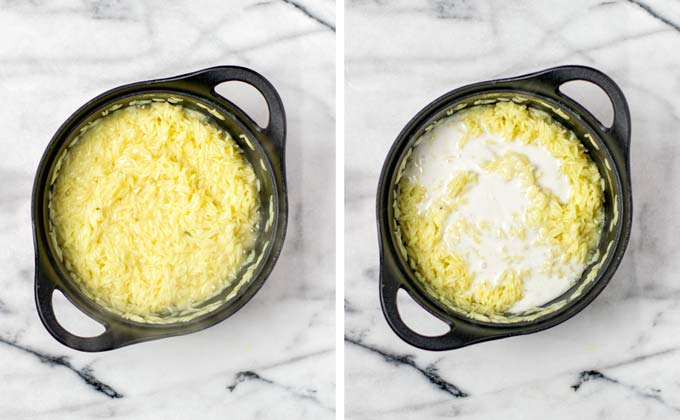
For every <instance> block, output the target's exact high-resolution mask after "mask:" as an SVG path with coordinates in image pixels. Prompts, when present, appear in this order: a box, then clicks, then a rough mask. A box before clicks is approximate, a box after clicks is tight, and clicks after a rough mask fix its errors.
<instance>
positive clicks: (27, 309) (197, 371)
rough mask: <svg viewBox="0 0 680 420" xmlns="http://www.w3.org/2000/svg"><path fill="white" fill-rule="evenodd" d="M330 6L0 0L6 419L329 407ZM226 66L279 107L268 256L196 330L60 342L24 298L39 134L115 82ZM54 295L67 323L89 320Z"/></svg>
mask: <svg viewBox="0 0 680 420" xmlns="http://www.w3.org/2000/svg"><path fill="white" fill-rule="evenodd" d="M227 5H228V7H227ZM334 14H335V3H334V1H333V0H323V1H318V0H315V1H311V0H307V1H303V0H273V1H255V0H253V1H236V0H234V1H229V2H224V1H204V2H192V1H188V0H178V1H160V0H158V1H145V2H135V1H127V0H120V1H115V0H99V1H55V2H42V1H38V2H14V1H0V97H2V101H0V127H2V134H1V135H0V149H1V150H2V155H3V156H2V159H0V197H1V198H0V200H1V201H0V265H1V266H2V273H0V418H1V419H3V420H5V419H50V420H53V419H95V418H113V419H123V418H125V419H128V418H134V419H189V418H192V419H197V418H201V419H212V418H239V419H256V418H257V419H259V418H275V419H282V418H285V419H303V418H304V419H306V418H318V419H329V418H334V412H335V407H336V403H335V350H334V343H335V338H334V321H335V320H334V318H335V317H334V314H335V309H334V306H335V304H334V303H335V295H334V290H335V286H334V285H335V281H334V267H335V265H334V264H335V263H334V255H335V252H334V244H335V238H334V233H335V230H334V227H333V225H332V223H329V220H334V216H333V215H334V211H335V210H334V209H335V203H334V195H333V194H332V191H333V185H334V173H335V172H334V162H335V159H334V150H335V142H334V138H333V133H334V127H335V121H334V114H335V110H334V108H335V23H334V19H335V18H334ZM220 64H237V65H244V66H248V67H251V68H253V69H255V70H257V71H259V72H261V73H262V74H263V75H265V76H266V77H268V78H269V80H270V81H271V82H272V83H273V84H274V85H275V86H276V87H277V89H278V90H279V92H280V94H281V96H282V98H283V102H284V104H285V106H286V111H287V114H288V150H287V157H288V161H287V166H288V182H289V184H288V185H289V204H290V218H289V227H288V236H287V238H286V243H285V246H284V249H283V254H282V255H281V258H280V260H279V263H278V265H277V266H276V268H275V269H274V271H273V273H272V274H271V277H270V278H269V280H268V281H267V283H266V284H265V285H264V287H263V288H262V289H261V290H260V292H259V293H258V294H257V295H256V296H255V297H254V299H253V300H252V301H251V302H250V303H248V305H246V306H245V307H244V308H243V309H242V310H241V311H239V312H238V313H237V314H235V315H234V316H232V317H231V318H229V319H228V320H226V321H224V322H222V323H221V324H219V325H217V326H215V327H212V328H209V329H207V330H204V331H202V332H199V333H196V334H192V335H188V336H184V337H178V338H171V339H165V340H161V341H156V342H151V343H145V344H139V345H134V346H130V347H126V348H123V349H119V350H115V351H112V352H107V353H99V354H87V353H80V352H76V351H72V350H70V349H68V348H66V347H64V346H62V345H61V344H59V343H57V342H56V341H55V340H54V339H53V338H52V337H51V336H50V335H49V334H48V333H47V331H46V330H45V329H44V328H43V326H42V324H41V323H40V321H39V319H38V316H37V314H36V311H35V307H34V301H33V245H32V237H31V227H30V198H31V188H32V182H33V176H34V173H35V170H36V168H37V165H38V161H39V159H40V157H41V155H42V152H43V150H44V148H45V146H46V145H47V143H48V141H49V139H50V138H51V136H52V134H53V133H54V132H55V131H56V129H57V128H58V127H59V125H60V124H61V123H62V122H63V121H64V120H65V119H66V118H67V117H68V116H69V115H70V114H71V113H72V112H73V111H74V110H75V109H76V108H77V107H79V106H80V105H81V104H83V103H84V102H85V101H87V100H89V99H90V98H92V97H94V96H95V95H97V94H99V93H101V92H103V91H105V90H107V89H109V88H112V87H115V86H119V85H121V84H124V83H128V82H133V81H139V80H146V79H151V78H157V77H168V76H174V75H177V74H182V73H185V72H189V71H192V70H198V69H201V68H205V67H209V66H213V65H220ZM242 105H244V106H246V108H248V106H250V105H256V103H255V102H253V103H251V104H247V103H246V104H242ZM58 306H59V309H60V310H59V313H60V314H61V319H62V321H63V322H64V324H66V325H67V326H70V327H71V328H73V329H74V330H77V331H76V332H78V331H81V332H82V331H84V330H87V329H88V328H91V327H88V325H87V324H88V323H87V322H86V321H85V320H83V319H82V318H81V317H80V316H79V315H78V314H77V312H76V311H74V310H73V309H70V306H69V305H68V304H65V303H64V302H63V298H62V299H61V301H58Z"/></svg>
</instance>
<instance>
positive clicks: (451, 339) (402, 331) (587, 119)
mask: <svg viewBox="0 0 680 420" xmlns="http://www.w3.org/2000/svg"><path fill="white" fill-rule="evenodd" d="M574 80H584V81H588V82H591V83H594V84H596V85H597V86H599V87H600V88H602V90H604V92H605V93H606V94H607V95H608V96H609V99H610V100H611V102H612V105H613V108H614V122H613V124H612V126H611V127H605V126H603V125H602V124H601V123H600V122H599V121H598V120H597V119H596V118H595V117H594V116H593V115H592V114H591V113H590V112H589V111H588V110H586V109H585V108H584V107H583V106H582V105H580V104H579V103H577V102H575V101H574V100H573V99H571V98H570V97H568V96H566V95H565V94H563V93H562V92H561V91H560V89H559V88H560V86H561V85H563V84H564V83H566V82H570V81H574ZM498 101H515V102H518V103H521V104H523V105H527V106H530V107H534V108H537V109H539V110H542V111H544V112H546V113H548V114H550V115H551V116H552V117H553V118H554V119H555V120H556V121H558V122H560V123H561V124H563V125H564V126H565V127H567V128H568V129H570V130H572V131H573V132H574V133H575V134H576V135H577V137H578V138H579V139H581V140H582V142H583V145H584V146H585V148H586V150H587V152H588V154H589V156H590V157H591V159H592V160H593V162H595V164H596V165H597V167H598V169H599V171H600V174H601V175H602V178H603V179H604V180H605V191H604V197H605V202H604V212H605V221H604V228H603V229H604V230H603V234H602V239H601V241H600V244H599V255H600V258H599V260H598V261H595V262H594V263H593V264H591V265H590V266H588V267H587V268H586V270H585V271H584V273H583V276H582V278H581V279H580V281H578V282H577V283H576V284H575V285H574V286H573V287H571V288H570V289H569V290H567V291H566V292H565V293H564V294H563V295H561V296H559V297H557V298H556V299H554V300H553V301H551V302H548V303H547V304H545V305H542V306H541V307H538V308H533V309H531V310H529V311H527V312H525V313H522V314H518V315H516V316H510V315H505V314H499V315H498V316H491V317H490V316H484V315H481V314H468V313H465V312H464V311H463V310H461V309H458V308H452V307H448V306H446V305H443V304H442V303H440V302H439V301H437V300H435V299H434V298H433V297H432V296H430V295H429V294H428V293H427V292H426V291H425V290H424V288H423V286H422V285H421V284H420V282H419V281H418V280H417V278H416V276H415V275H414V273H413V271H412V269H411V268H410V267H409V265H408V264H407V258H408V257H407V255H404V251H403V246H398V241H399V240H400V235H399V234H398V231H399V227H398V224H397V222H396V221H395V217H394V208H393V206H394V202H395V198H396V180H397V179H398V176H399V173H400V171H401V170H403V165H404V164H405V160H406V159H407V158H408V155H409V152H410V150H411V149H412V148H413V147H414V143H415V142H416V140H417V139H418V138H419V137H420V136H421V135H422V134H423V133H424V132H425V131H426V130H427V129H428V127H430V126H431V125H432V124H434V123H435V122H436V121H438V120H440V119H442V118H445V117H447V116H450V115H452V114H453V113H455V112H456V111H458V110H460V109H463V108H466V107H470V106H474V105H480V104H490V103H495V102H498ZM629 144H630V114H629V111H628V104H627V103H626V100H625V98H624V95H623V92H622V91H621V89H620V88H619V87H618V86H617V85H616V83H614V81H613V80H612V79H611V78H609V77H608V76H607V75H605V74H604V73H602V72H600V71H598V70H595V69H593V68H590V67H584V66H562V67H555V68H551V69H547V70H544V71H540V72H537V73H532V74H528V75H524V76H519V77H513V78H508V79H501V80H491V81H488V82H482V83H476V84H473V85H469V86H465V87H462V88H459V89H456V90H453V91H451V92H448V93H446V94H444V95H443V96H441V97H440V98H438V99H436V100H434V101H433V102H432V103H430V104H429V105H427V106H426V107H425V108H423V110H421V111H420V112H419V113H418V114H417V115H416V116H415V117H414V118H413V119H412V120H411V121H410V122H409V123H408V124H407V125H406V127H404V129H403V130H402V131H401V133H400V134H399V136H398V137H397V139H396V140H395V142H394V144H393V146H392V148H391V149H390V151H389V153H388V155H387V158H386V159H385V164H384V166H383V169H382V173H381V175H380V183H379V185H378V194H377V202H376V216H377V222H378V236H379V241H380V300H381V304H382V310H383V313H384V315H385V318H386V319H387V322H388V324H389V325H390V327H391V328H392V329H393V330H394V332H395V333H396V334H397V335H398V336H399V337H400V338H401V339H402V340H404V341H406V342H407V343H409V344H411V345H413V346H416V347H419V348H422V349H427V350H450V349H456V348H460V347H464V346H467V345H470V344H474V343H479V342H482V341H488V340H494V339H499V338H503V337H510V336H514V335H520V334H529V333H533V332H537V331H541V330H545V329H547V328H550V327H553V326H555V325H557V324H559V323H561V322H564V321H566V320H567V319H569V318H571V317H572V316H574V315H576V314H577V313H578V312H580V311H581V310H583V308H585V307H586V306H587V305H588V304H590V302H592V301H593V299H595V297H596V296H597V295H598V294H600V292H602V290H603V289H604V288H605V286H606V285H607V283H608V282H609V280H610V279H611V278H612V276H613V275H614V272H615V271H616V269H617V267H618V266H619V263H620V262H621V259H622V258H623V254H624V252H625V249H626V246H627V244H628V238H629V236H630V230H631V223H632V212H633V202H632V192H631V181H630V166H629V151H630V148H629ZM401 289H403V290H405V291H406V292H408V294H409V295H410V296H411V297H412V298H413V299H414V300H415V301H416V302H417V303H418V304H419V305H420V306H422V307H423V308H424V309H425V310H427V311H428V312H429V313H431V314H432V315H433V316H435V317H437V318H439V319H440V320H442V321H444V322H445V323H446V324H447V325H448V326H449V331H448V332H447V333H445V334H443V335H441V336H436V337H430V336H424V335H421V334H419V333H417V332H415V331H413V330H412V329H411V328H409V327H408V326H407V325H406V324H405V323H404V321H403V320H402V318H401V316H400V314H399V308H398V306H397V293H398V292H399V290H401Z"/></svg>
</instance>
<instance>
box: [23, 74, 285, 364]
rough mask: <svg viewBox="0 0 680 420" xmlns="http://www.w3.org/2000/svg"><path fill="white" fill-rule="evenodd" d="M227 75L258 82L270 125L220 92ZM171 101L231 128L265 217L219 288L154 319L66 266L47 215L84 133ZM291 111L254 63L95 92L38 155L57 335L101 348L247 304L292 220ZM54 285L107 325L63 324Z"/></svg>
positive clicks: (39, 287) (46, 294) (41, 243)
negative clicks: (124, 309) (94, 328)
mask: <svg viewBox="0 0 680 420" xmlns="http://www.w3.org/2000/svg"><path fill="white" fill-rule="evenodd" d="M227 81H239V82H244V83H247V84H249V85H251V86H253V87H255V88H256V89H257V90H258V91H259V92H260V93H261V94H262V96H263V97H264V98H265V100H266V102H267V106H268V108H269V122H268V124H267V126H266V127H264V128H262V127H260V126H258V124H257V123H255V122H254V121H253V120H252V119H251V118H250V117H249V116H248V115H247V114H246V113H245V112H243V111H242V110H241V109H239V108H238V107H237V106H236V105H235V104H233V103H232V102H230V101H229V100H228V99H226V98H224V97H222V96H221V95H219V94H217V93H216V92H215V87H216V86H217V85H219V84H220V83H223V82H227ZM157 102H160V103H169V104H173V105H180V106H181V107H182V108H185V109H188V110H193V111H196V112H198V113H200V114H202V115H203V116H204V117H205V118H207V121H209V123H210V124H214V125H217V127H219V128H220V129H222V130H224V131H226V132H227V133H229V134H230V136H231V138H232V139H233V140H234V141H235V142H236V144H238V146H239V148H240V150H241V151H242V153H243V156H244V157H245V159H246V160H247V161H248V162H249V163H250V166H252V169H253V171H254V174H255V178H256V179H257V182H258V184H259V191H258V192H257V193H255V194H256V195H257V196H259V202H260V212H261V214H260V223H258V225H257V226H258V228H257V232H256V234H257V236H256V239H255V241H254V245H253V246H252V249H251V255H252V257H253V258H249V259H248V260H247V261H246V262H245V263H244V264H243V265H242V266H240V268H239V270H238V273H237V275H236V276H235V279H234V280H233V281H232V282H231V283H230V284H229V285H228V286H227V287H226V288H225V289H223V290H222V291H221V292H219V293H218V294H216V295H214V296H212V297H210V298H208V299H206V300H204V301H202V302H200V303H198V304H196V305H194V306H192V307H191V308H190V309H189V310H186V311H184V312H182V313H172V314H168V315H167V316H166V315H159V316H155V317H152V318H149V319H140V318H139V317H137V318H134V319H130V317H126V316H122V315H121V314H119V313H117V312H116V311H114V310H111V309H110V308H107V307H105V305H102V304H101V303H100V302H99V301H98V300H97V298H96V296H92V295H91V293H90V292H88V291H87V290H85V288H84V287H82V286H81V285H80V284H79V282H78V281H76V280H74V279H73V276H72V275H71V273H70V272H69V270H67V269H66V267H65V263H64V261H63V258H62V256H61V253H60V252H59V250H58V249H56V248H57V247H58V244H57V243H56V239H55V236H56V235H55V234H54V226H53V224H52V221H51V220H50V214H49V204H50V203H49V200H50V195H51V190H52V185H53V183H54V181H55V178H56V177H57V176H58V171H59V167H60V166H61V160H62V159H63V157H64V156H65V155H66V153H67V151H68V149H69V147H71V145H72V144H74V143H75V142H76V141H77V139H78V136H79V135H81V132H83V131H84V130H87V128H86V127H90V126H91V125H92V124H95V123H96V121H98V120H100V119H101V118H103V117H105V116H107V115H108V114H110V113H112V112H114V111H116V110H118V109H122V108H125V107H129V106H141V107H144V106H146V105H147V104H152V103H157ZM285 139H286V117H285V112H284V108H283V104H282V102H281V99H280V97H279V95H278V93H277V92H276V90H275V89H274V87H273V86H272V85H271V83H269V81H267V80H266V79H265V78H264V77H262V76H261V75H260V74H258V73H256V72H255V71H253V70H250V69H247V68H243V67H235V66H220V67H213V68H209V69H205V70H200V71H197V72H194V73H190V74H185V75H182V76H177V77H172V78H168V79H159V80H151V81H146V82H139V83H133V84H129V85H125V86H121V87H118V88H115V89H113V90H110V91H108V92H106V93H104V94H102V95H100V96H97V97H96V98H94V99H92V100H91V101H89V102H88V103H86V104H85V105H84V106H82V107H81V108H80V109H79V110H77V111H76V112H75V113H74V114H73V115H71V116H70V117H69V118H68V120H67V121H66V122H65V123H64V124H63V125H62V126H61V127H60V128H59V130H58V131H57V132H56V134H55V135H54V137H53V138H52V140H51V141H50V143H49V145H48V146H47V149H46V150H45V153H44V155H43V157H42V160H41V161H40V165H39V167H38V171H37V174H36V177H35V183H34V187H33V197H32V209H31V215H32V222H33V237H34V246H35V261H36V269H35V299H36V305H37V310H38V314H39V315H40V319H41V320H42V322H43V324H44V325H45V328H47V330H48V331H49V332H50V334H52V336H54V337H55V338H56V339H57V340H58V341H60V342H61V343H63V344H64V345H66V346H68V347H71V348H73V349H77V350H82V351H91V352H93V351H104V350H111V349H115V348H118V347H123V346H126V345H130V344H134V343H139V342H143V341H149V340H155V339H159V338H164V337H171V336H177V335H182V334H188V333H192V332H196V331H199V330H202V329H205V328H208V327H210V326H212V325H215V324H217V323H218V322H220V321H223V320H224V319H226V318H228V317H229V316H231V315H232V314H234V313H235V312H236V311H237V310H239V309H240V308H241V307H242V306H243V305H245V304H246V303H247V302H248V301H249V300H250V299H251V298H252V297H253V295H255V293H256V292H257V291H258V290H259V289H260V287H261V286H262V285H263V283H264V282H265V280H266V279H267V277H268V276H269V274H270V272H271V271H272V269H273V267H274V264H275V263H276V260H277V258H278V256H279V254H280V252H281V248H282V246H283V240H284V236H285V232H286V224H287V215H288V207H287V193H286V173H285V163H284V156H285ZM55 290H59V291H61V292H62V293H63V294H64V295H65V296H66V298H67V299H68V300H69V301H70V302H71V303H72V304H73V305H75V306H76V307H77V308H78V309H80V310H81V311H82V312H83V313H85V314H86V315H87V316H89V317H91V318H93V319H94V320H96V321H97V322H99V323H101V324H102V325H103V326H104V327H105V330H104V332H103V333H101V334H100V335H97V336H94V337H80V336H77V335H74V334H72V333H70V332H69V331H67V330H66V329H65V328H63V327H62V325H60V324H59V322H58V321H57V319H56V317H55V313H54V309H53V306H52V297H53V293H54V291H55Z"/></svg>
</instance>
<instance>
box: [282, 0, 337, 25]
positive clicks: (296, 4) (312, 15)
mask: <svg viewBox="0 0 680 420" xmlns="http://www.w3.org/2000/svg"><path fill="white" fill-rule="evenodd" d="M280 1H282V2H284V3H286V4H290V5H291V6H293V7H295V8H296V9H298V10H299V11H300V12H302V13H303V14H305V15H306V16H307V17H309V18H310V19H313V20H315V21H317V22H319V23H320V24H322V25H323V26H325V27H326V28H328V29H330V30H331V31H333V32H335V25H334V24H333V23H331V22H328V21H326V20H325V19H324V18H322V17H321V16H319V15H317V14H315V13H313V12H311V11H310V10H309V9H308V8H307V7H306V6H304V5H303V4H301V3H299V2H297V1H295V0H280Z"/></svg>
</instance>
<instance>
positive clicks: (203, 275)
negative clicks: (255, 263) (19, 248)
mask: <svg viewBox="0 0 680 420" xmlns="http://www.w3.org/2000/svg"><path fill="white" fill-rule="evenodd" d="M58 166H60V168H59V169H58V173H57V177H56V181H55V182H54V184H53V186H52V190H51V194H50V196H51V198H50V204H49V207H50V220H51V223H52V225H53V240H55V241H56V247H57V253H58V254H59V256H60V258H62V260H63V262H64V265H65V267H66V268H67V270H68V271H69V272H70V273H71V274H72V277H73V278H74V279H75V280H76V281H77V282H78V283H79V285H80V286H81V287H82V289H83V290H84V291H85V292H86V293H87V294H88V295H89V296H90V297H93V298H95V299H96V300H97V301H98V302H99V303H100V304H102V305H103V306H105V307H106V308H107V309H109V310H113V311H114V312H117V313H120V314H122V315H123V316H125V317H128V318H133V319H138V318H146V317H156V316H168V315H172V314H175V313H181V312H185V311H188V310H191V309H192V308H193V307H195V306H196V305H198V304H200V303H201V302H204V301H205V300H207V299H209V298H210V297H212V296H214V295H216V294H218V293H219V292H221V291H222V290H224V288H225V287H227V286H228V285H230V284H231V283H232V282H233V281H234V280H235V278H236V276H237V274H238V273H239V270H240V268H241V267H242V266H243V264H244V263H245V262H246V260H249V259H252V256H250V255H249V254H252V252H251V250H252V248H253V246H254V243H255V240H256V236H257V232H258V223H259V208H260V202H259V196H258V190H259V186H260V185H259V180H257V178H256V175H255V173H254V171H253V168H252V166H251V165H250V163H249V162H248V161H247V159H246V158H245V157H244V156H243V153H242V151H241V149H240V148H239V146H238V145H237V144H236V142H235V141H234V140H233V139H232V138H231V136H230V135H229V133H227V132H226V131H224V130H222V129H220V128H218V127H217V126H216V125H214V124H213V123H211V122H210V121H209V119H208V118H207V117H206V116H204V115H203V114H201V113H198V112H195V111H192V110H189V109H187V108H184V107H182V106H179V105H173V104H170V103H166V102H154V103H151V104H149V105H144V106H129V107H127V108H124V109H120V110H117V111H115V112H113V113H111V114H109V115H108V116H106V117H103V118H101V119H99V120H97V121H96V122H95V123H94V124H93V125H92V126H90V127H89V129H88V130H87V131H85V132H84V133H83V134H82V135H81V136H80V137H79V139H78V140H77V141H76V142H75V144H72V145H71V146H70V147H69V149H68V151H67V152H66V154H65V156H64V157H63V159H62V160H60V161H59V162H58Z"/></svg>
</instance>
